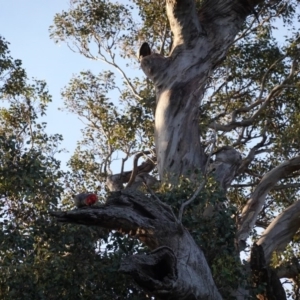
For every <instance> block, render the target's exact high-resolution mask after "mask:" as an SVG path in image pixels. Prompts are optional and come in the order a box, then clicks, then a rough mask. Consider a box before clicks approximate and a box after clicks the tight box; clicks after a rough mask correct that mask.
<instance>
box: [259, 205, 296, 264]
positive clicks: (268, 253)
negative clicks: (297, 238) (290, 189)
mask: <svg viewBox="0 0 300 300" xmlns="http://www.w3.org/2000/svg"><path fill="white" fill-rule="evenodd" d="M299 228H300V201H297V202H295V203H294V204H293V205H291V206H289V207H288V208H287V209H286V210H284V211H283V212H282V213H281V214H280V215H279V216H277V217H276V218H275V219H274V220H273V221H272V223H271V224H270V225H269V226H268V228H267V229H266V230H265V231H264V233H263V235H262V236H261V238H260V239H259V240H258V242H257V244H258V245H261V246H262V247H263V249H264V253H265V259H266V262H267V263H270V260H271V258H272V253H273V252H274V251H283V250H284V249H285V247H286V245H287V244H288V243H289V242H290V241H291V240H292V238H293V236H294V235H295V234H296V232H297V231H298V230H299Z"/></svg>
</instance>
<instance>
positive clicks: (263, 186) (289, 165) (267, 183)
mask: <svg viewBox="0 0 300 300" xmlns="http://www.w3.org/2000/svg"><path fill="white" fill-rule="evenodd" d="M299 169H300V156H296V157H294V158H292V159H290V160H288V161H285V162H284V163H282V164H281V165H279V166H278V167H276V168H274V169H273V170H271V171H270V172H268V173H267V174H265V176H264V177H263V178H262V180H261V181H260V183H259V184H258V185H257V187H256V189H255V191H254V193H253V194H252V196H251V198H250V199H249V200H248V202H247V204H246V206H245V207H244V209H243V211H242V215H241V219H240V222H239V228H238V232H237V239H238V242H242V244H243V242H245V241H246V239H247V238H248V236H249V233H250V231H251V230H252V228H253V226H254V224H255V221H256V219H257V216H258V214H259V212H260V210H261V209H262V207H263V205H264V202H265V198H266V196H267V194H268V193H269V191H270V190H271V189H272V188H273V187H274V185H275V184H276V183H277V182H278V181H279V180H280V179H281V178H284V177H286V176H287V175H289V174H291V173H293V172H294V171H297V170H299ZM242 244H241V246H242Z"/></svg>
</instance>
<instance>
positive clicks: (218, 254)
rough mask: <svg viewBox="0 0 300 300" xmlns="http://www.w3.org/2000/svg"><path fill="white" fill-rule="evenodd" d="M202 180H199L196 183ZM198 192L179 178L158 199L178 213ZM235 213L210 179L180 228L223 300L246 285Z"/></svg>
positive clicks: (192, 204)
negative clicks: (197, 249)
mask: <svg viewBox="0 0 300 300" xmlns="http://www.w3.org/2000/svg"><path fill="white" fill-rule="evenodd" d="M202 180H203V178H201V177H199V179H198V182H201V181H202ZM197 188H198V187H197V186H196V185H195V184H194V183H192V182H191V181H190V180H189V179H188V178H183V177H182V178H181V179H180V182H179V183H178V184H176V185H170V184H164V185H162V187H161V188H160V189H159V191H158V195H159V196H160V199H161V200H162V201H164V202H166V203H168V204H169V205H171V206H172V207H173V209H174V211H175V212H176V213H178V212H179V210H180V207H181V205H182V203H184V202H186V201H188V200H189V199H191V198H192V196H193V195H194V193H195V191H196V190H197ZM236 213H237V210H236V207H235V206H232V205H231V204H230V203H229V202H228V201H227V200H226V198H225V197H224V192H222V191H221V190H220V189H219V187H218V185H217V183H216V182H215V181H214V179H213V178H209V179H208V180H207V183H206V185H205V186H204V188H203V189H202V190H201V191H200V192H199V194H198V195H197V197H196V198H195V200H194V201H193V202H192V203H191V204H190V205H189V206H188V207H187V208H186V209H185V211H184V214H183V218H182V223H183V225H184V226H185V227H186V228H187V229H188V231H189V232H190V234H191V235H192V236H193V238H194V240H195V242H196V243H197V244H198V245H199V247H200V248H201V250H202V251H203V252H204V254H205V257H206V259H207V261H208V264H209V265H210V266H211V270H212V274H213V277H214V280H215V282H216V285H217V286H218V288H219V291H220V293H221V294H222V296H223V297H224V299H232V298H230V297H231V296H230V291H231V290H234V289H236V288H237V287H238V286H239V285H241V284H244V282H245V281H246V278H245V276H243V273H242V271H243V270H242V267H241V262H240V259H239V256H238V252H237V249H236V246H235V233H236V223H235V218H236ZM216 249H218V250H217V251H216Z"/></svg>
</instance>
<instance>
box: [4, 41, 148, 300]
mask: <svg viewBox="0 0 300 300" xmlns="http://www.w3.org/2000/svg"><path fill="white" fill-rule="evenodd" d="M0 41H1V43H0V49H2V50H1V51H2V52H1V62H0V63H1V66H5V67H3V68H2V67H0V70H1V72H2V71H3V72H5V73H6V74H8V76H7V77H2V75H3V74H0V78H5V79H6V80H5V82H1V83H2V85H1V86H2V88H1V93H0V98H1V100H2V101H5V105H4V106H3V107H2V108H1V110H0V178H1V180H0V227H1V229H0V269H1V276H0V295H1V299H47V300H48V299H66V300H67V299H137V297H138V299H143V298H144V297H145V294H144V293H143V292H142V291H140V290H139V289H138V288H136V287H135V285H133V284H132V282H131V281H130V279H128V278H127V277H124V276H123V275H121V274H119V273H118V272H117V270H118V268H119V263H120V260H121V258H122V257H123V256H124V255H125V254H124V253H125V252H124V251H123V250H121V249H123V248H120V247H119V246H118V245H119V244H120V242H119V240H120V239H119V238H118V237H115V236H111V238H110V240H108V233H107V232H105V231H102V230H100V229H99V228H92V227H83V226H73V225H67V226H63V225H60V224H58V223H57V222H56V221H55V220H53V219H52V218H50V217H49V211H50V210H55V209H58V208H59V207H60V206H61V205H62V204H63V203H64V201H63V202H61V201H60V200H61V198H62V195H63V186H62V181H63V179H64V178H65V176H67V174H66V173H64V172H63V171H61V170H60V162H59V161H58V160H56V159H55V157H54V153H56V152H58V151H60V150H58V147H59V142H60V141H61V139H62V137H61V136H60V135H53V136H50V135H47V134H46V133H45V130H46V124H45V123H43V122H39V117H40V116H42V115H44V114H45V112H46V107H47V104H48V103H49V102H50V101H51V97H50V95H49V94H48V91H47V89H46V85H45V83H44V82H40V81H35V82H33V83H29V81H28V79H27V77H26V72H25V71H24V69H22V66H21V62H20V61H17V64H15V63H14V61H13V60H12V59H11V58H10V57H9V56H8V53H9V52H8V48H7V43H6V42H5V41H4V39H1V40H0ZM15 69H17V70H18V72H14V70H15ZM21 83H22V85H21ZM100 101H101V100H100ZM103 101H104V100H103ZM106 243H108V245H109V246H108V247H107V248H106V246H105V245H106ZM136 247H137V245H136V244H135V243H133V244H132V246H131V248H128V249H127V253H129V252H132V251H136V250H135V249H136Z"/></svg>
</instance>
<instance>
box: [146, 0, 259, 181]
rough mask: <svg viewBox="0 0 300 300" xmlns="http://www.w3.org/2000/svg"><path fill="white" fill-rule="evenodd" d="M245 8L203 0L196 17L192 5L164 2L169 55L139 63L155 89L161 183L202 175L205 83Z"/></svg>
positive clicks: (243, 3)
mask: <svg viewBox="0 0 300 300" xmlns="http://www.w3.org/2000/svg"><path fill="white" fill-rule="evenodd" d="M249 3H250V2H249V1H218V0H214V1H206V2H205V4H204V6H203V9H202V10H201V11H200V13H199V14H198V13H197V11H196V8H195V3H194V1H193V0H185V1H184V0H180V1H179V0H178V1H174V0H167V1H166V7H167V15H168V19H169V21H170V26H171V30H172V33H173V35H174V42H173V48H172V52H171V55H170V56H169V57H166V58H165V57H162V56H161V55H159V54H152V55H149V56H146V57H144V58H143V59H142V60H141V67H142V69H143V71H144V72H145V74H146V75H147V77H148V78H150V79H152V80H153V82H154V84H155V88H156V101H157V106H156V113H155V146H156V154H157V163H158V164H157V167H158V171H159V175H160V177H161V179H162V180H172V178H174V179H175V180H176V179H177V178H178V176H180V175H182V174H190V173H191V172H192V171H194V170H195V169H198V170H202V171H204V168H205V164H206V156H205V154H204V150H203V146H202V145H201V143H200V137H199V136H200V132H199V109H198V108H199V106H200V105H201V100H202V98H203V95H204V92H205V87H206V81H207V78H208V77H209V75H210V74H211V72H212V71H213V70H214V68H215V67H216V66H217V64H218V63H219V62H220V61H222V59H224V58H225V56H226V52H227V50H228V48H229V46H230V45H231V44H232V42H233V40H234V38H235V36H236V34H237V33H238V31H239V30H240V28H241V26H242V24H243V22H244V20H245V17H246V16H247V15H248V14H250V13H251V11H252V10H253V7H252V6H251V5H250V4H249Z"/></svg>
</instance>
